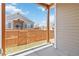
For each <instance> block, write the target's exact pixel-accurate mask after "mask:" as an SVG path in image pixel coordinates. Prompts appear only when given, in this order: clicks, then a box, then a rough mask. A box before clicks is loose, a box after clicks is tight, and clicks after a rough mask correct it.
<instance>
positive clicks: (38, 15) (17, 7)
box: [6, 3, 55, 26]
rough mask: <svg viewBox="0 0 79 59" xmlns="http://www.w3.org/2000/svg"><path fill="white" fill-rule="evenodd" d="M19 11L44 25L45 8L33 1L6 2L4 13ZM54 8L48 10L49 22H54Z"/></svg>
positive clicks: (45, 18) (36, 22)
mask: <svg viewBox="0 0 79 59" xmlns="http://www.w3.org/2000/svg"><path fill="white" fill-rule="evenodd" d="M16 12H20V13H21V14H23V15H24V16H25V17H27V18H28V19H30V20H32V21H33V22H34V23H35V24H38V25H39V26H46V20H47V10H45V9H44V8H43V7H42V6H40V5H38V4H35V3H9V4H6V15H10V14H14V13H16ZM54 14H55V10H54V8H51V10H50V23H51V24H53V23H54Z"/></svg>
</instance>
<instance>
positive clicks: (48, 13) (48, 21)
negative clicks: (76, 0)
mask: <svg viewBox="0 0 79 59" xmlns="http://www.w3.org/2000/svg"><path fill="white" fill-rule="evenodd" d="M47 34H48V40H47V42H48V43H49V42H50V7H49V5H48V6H47Z"/></svg>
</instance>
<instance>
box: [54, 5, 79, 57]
mask: <svg viewBox="0 0 79 59" xmlns="http://www.w3.org/2000/svg"><path fill="white" fill-rule="evenodd" d="M56 8H57V10H56V16H57V17H56V43H57V48H58V49H60V50H62V51H63V52H64V53H65V54H67V55H78V56H79V4H57V5H56Z"/></svg>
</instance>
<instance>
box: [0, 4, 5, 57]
mask: <svg viewBox="0 0 79 59" xmlns="http://www.w3.org/2000/svg"><path fill="white" fill-rule="evenodd" d="M1 5H2V49H3V53H2V55H3V56H4V55H6V53H5V3H2V4H1Z"/></svg>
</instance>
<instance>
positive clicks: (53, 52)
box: [26, 46, 67, 56]
mask: <svg viewBox="0 0 79 59" xmlns="http://www.w3.org/2000/svg"><path fill="white" fill-rule="evenodd" d="M26 56H67V55H66V54H65V53H63V52H62V51H60V50H58V49H55V48H54V47H53V46H50V47H47V48H44V49H42V50H39V51H36V52H33V53H31V54H29V55H26Z"/></svg>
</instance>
